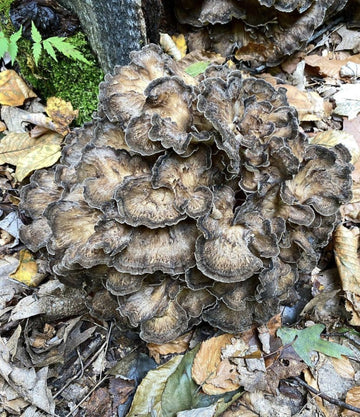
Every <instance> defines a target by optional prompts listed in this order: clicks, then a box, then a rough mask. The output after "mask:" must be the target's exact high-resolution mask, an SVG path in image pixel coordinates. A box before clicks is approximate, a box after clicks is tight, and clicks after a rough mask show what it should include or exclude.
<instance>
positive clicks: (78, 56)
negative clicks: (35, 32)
mask: <svg viewBox="0 0 360 417" xmlns="http://www.w3.org/2000/svg"><path fill="white" fill-rule="evenodd" d="M47 41H49V42H50V44H51V45H52V46H53V47H54V48H55V49H57V50H58V51H59V52H61V53H62V54H63V55H65V56H66V57H67V58H71V59H75V60H77V61H81V62H84V63H85V64H90V62H89V61H88V60H87V59H86V58H85V57H84V55H83V54H82V53H81V52H80V51H79V50H78V49H76V48H75V46H74V45H72V44H71V43H69V42H67V41H66V40H65V39H63V38H59V37H58V36H52V37H51V38H48V39H47Z"/></svg>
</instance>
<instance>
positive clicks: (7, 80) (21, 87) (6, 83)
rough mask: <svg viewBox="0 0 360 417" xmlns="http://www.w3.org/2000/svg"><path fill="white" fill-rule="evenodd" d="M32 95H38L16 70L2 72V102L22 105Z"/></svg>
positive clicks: (0, 97) (0, 99)
mask: <svg viewBox="0 0 360 417" xmlns="http://www.w3.org/2000/svg"><path fill="white" fill-rule="evenodd" d="M31 97H37V96H36V94H35V93H34V92H33V91H32V90H31V89H30V88H29V87H28V86H27V84H26V83H25V81H24V80H23V79H22V78H21V77H20V76H19V75H18V74H17V73H16V72H15V71H13V70H6V71H2V72H0V104H2V105H5V106H22V105H23V104H24V101H25V100H26V99H27V98H31Z"/></svg>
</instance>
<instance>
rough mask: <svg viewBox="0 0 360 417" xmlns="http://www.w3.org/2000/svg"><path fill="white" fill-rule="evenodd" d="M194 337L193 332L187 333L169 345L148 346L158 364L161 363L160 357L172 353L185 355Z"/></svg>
mask: <svg viewBox="0 0 360 417" xmlns="http://www.w3.org/2000/svg"><path fill="white" fill-rule="evenodd" d="M191 337H192V332H188V333H185V334H184V335H182V336H179V337H178V338H177V339H175V340H173V341H172V342H169V343H164V344H162V345H157V344H156V343H148V344H147V345H146V346H147V348H148V349H149V354H150V356H151V357H152V358H154V359H155V361H156V362H157V363H159V362H160V355H169V354H172V353H183V352H185V351H186V350H187V349H188V347H189V342H190V340H191Z"/></svg>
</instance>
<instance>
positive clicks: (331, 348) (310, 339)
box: [277, 324, 353, 366]
mask: <svg viewBox="0 0 360 417" xmlns="http://www.w3.org/2000/svg"><path fill="white" fill-rule="evenodd" d="M324 329H325V326H324V325H323V324H315V325H314V326H311V327H308V328H306V329H303V330H297V329H290V328H287V327H282V328H280V329H279V330H278V331H277V335H278V337H280V338H281V340H282V342H283V344H284V345H287V344H291V345H292V347H293V348H294V350H295V352H296V353H297V354H298V355H299V356H300V358H301V359H302V360H303V361H304V362H305V363H306V364H307V365H309V366H313V363H312V362H311V357H310V353H311V352H313V351H316V352H321V353H324V354H325V355H328V356H331V357H333V358H340V356H341V355H347V356H352V355H353V352H352V351H351V350H350V349H349V348H347V347H346V346H342V345H339V344H337V343H333V342H328V341H327V340H324V339H322V338H321V336H320V334H321V333H322V331H323V330H324Z"/></svg>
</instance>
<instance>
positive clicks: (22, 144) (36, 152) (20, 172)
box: [0, 132, 62, 181]
mask: <svg viewBox="0 0 360 417" xmlns="http://www.w3.org/2000/svg"><path fill="white" fill-rule="evenodd" d="M61 142H62V136H61V135H59V134H58V133H54V132H51V133H47V134H45V135H42V136H41V137H40V138H38V139H34V138H31V137H30V136H29V135H28V134H27V133H9V134H7V135H6V136H5V137H4V138H3V139H2V140H1V142H0V165H2V164H5V163H8V164H11V165H15V166H16V172H15V179H16V180H17V181H22V180H23V179H24V178H25V177H26V176H27V175H29V174H30V173H31V172H32V171H34V170H36V169H40V168H45V167H48V166H51V165H53V164H54V163H55V162H56V161H57V160H58V159H59V158H60V155H61V147H60V145H61Z"/></svg>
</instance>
